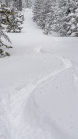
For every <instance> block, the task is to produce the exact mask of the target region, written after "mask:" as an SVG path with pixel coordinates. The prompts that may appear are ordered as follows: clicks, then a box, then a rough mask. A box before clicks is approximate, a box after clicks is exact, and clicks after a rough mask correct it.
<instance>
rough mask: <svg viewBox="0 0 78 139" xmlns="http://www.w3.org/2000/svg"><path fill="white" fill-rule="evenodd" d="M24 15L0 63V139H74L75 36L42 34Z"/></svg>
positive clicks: (77, 101)
mask: <svg viewBox="0 0 78 139" xmlns="http://www.w3.org/2000/svg"><path fill="white" fill-rule="evenodd" d="M24 14H25V22H24V25H23V27H24V28H23V30H22V33H20V34H18V33H17V34H11V33H9V34H8V35H9V37H10V39H11V40H12V45H13V49H10V50H9V52H10V54H11V56H10V57H9V58H8V57H5V58H3V59H0V139H78V54H77V53H78V46H77V45H78V38H60V37H57V34H56V33H54V32H53V34H52V35H48V36H47V35H44V34H43V32H42V30H41V29H40V28H39V27H38V26H37V25H36V24H35V23H34V22H33V20H32V11H31V10H29V9H26V10H25V12H24Z"/></svg>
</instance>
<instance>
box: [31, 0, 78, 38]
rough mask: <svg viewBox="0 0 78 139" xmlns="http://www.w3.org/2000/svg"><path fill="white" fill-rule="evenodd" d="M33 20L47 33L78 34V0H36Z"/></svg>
mask: <svg viewBox="0 0 78 139" xmlns="http://www.w3.org/2000/svg"><path fill="white" fill-rule="evenodd" d="M33 20H34V21H35V22H36V23H37V25H38V26H40V27H41V28H42V29H43V30H44V33H45V34H48V33H51V31H55V32H58V33H59V35H60V36H78V0H35V3H34V8H33Z"/></svg>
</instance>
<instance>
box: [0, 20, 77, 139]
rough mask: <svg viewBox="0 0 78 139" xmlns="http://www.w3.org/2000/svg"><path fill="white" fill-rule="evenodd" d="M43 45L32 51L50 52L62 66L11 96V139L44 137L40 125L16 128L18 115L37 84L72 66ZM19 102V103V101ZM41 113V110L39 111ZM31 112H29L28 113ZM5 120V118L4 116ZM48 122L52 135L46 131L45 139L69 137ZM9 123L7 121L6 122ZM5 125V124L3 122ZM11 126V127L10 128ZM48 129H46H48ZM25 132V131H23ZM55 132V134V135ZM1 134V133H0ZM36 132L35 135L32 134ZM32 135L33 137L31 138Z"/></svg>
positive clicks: (8, 138) (65, 59)
mask: <svg viewBox="0 0 78 139" xmlns="http://www.w3.org/2000/svg"><path fill="white" fill-rule="evenodd" d="M28 24H29V21H26V31H28V33H30V34H32V30H30V31H29V30H28V28H29V26H28ZM42 47H43V45H40V46H38V47H36V48H34V50H33V52H35V53H41V54H43V55H44V54H50V55H52V56H54V57H55V58H58V59H60V60H61V61H62V63H63V64H62V66H61V68H59V69H57V70H56V71H53V72H52V73H50V74H48V75H47V76H45V77H44V78H41V79H40V80H37V81H36V82H33V83H30V84H29V85H28V86H25V87H23V88H21V89H19V90H18V91H17V93H16V95H15V96H13V97H14V98H13V100H12V103H11V107H12V112H11V113H10V114H9V119H10V128H11V129H9V128H8V130H9V131H10V130H12V131H11V134H12V136H13V137H12V139H18V138H19V139H45V137H44V134H43V132H42V131H43V129H42V127H39V129H35V127H33V128H32V129H31V125H29V123H27V125H25V127H23V126H22V127H21V128H22V129H21V128H20V129H18V126H19V123H20V117H21V116H22V113H23V111H24V108H25V107H26V105H27V103H28V100H30V101H31V95H32V92H33V91H34V90H35V89H36V88H37V86H38V85H40V84H41V83H42V82H44V81H46V80H47V79H49V78H50V77H52V76H56V75H58V74H60V73H61V72H63V71H64V70H66V69H69V68H72V67H73V63H72V61H71V60H70V59H69V58H65V57H62V56H60V55H55V54H52V53H49V52H46V51H44V50H43V49H42ZM77 81H78V78H77V76H76V75H74V82H77ZM19 102H20V103H19ZM34 103H35V102H33V104H32V103H31V105H34ZM35 106H36V104H35V105H34V107H35ZM30 110H31V109H30ZM38 112H40V109H39V108H38ZM40 113H41V112H40ZM30 114H31V113H30ZM43 115H44V114H43ZM43 118H44V117H43ZM47 118H49V117H48V116H47ZM4 119H5V120H6V118H4ZM8 121H9V120H8V118H7V122H6V124H7V123H8ZM50 124H51V123H50V122H48V123H47V125H48V126H50V127H49V129H50V130H51V128H52V130H53V137H52V138H51V136H50V137H49V135H48V133H46V136H47V139H69V138H66V137H64V136H63V133H62V132H61V131H59V130H58V129H57V127H56V126H54V127H53V124H51V125H50ZM8 125H9V123H8ZM4 126H5V124H4ZM12 128H13V129H12ZM49 129H48V130H49ZM2 132H7V128H6V127H5V130H4V131H3V129H2ZM25 132H27V133H25ZM50 132H51V131H50ZM56 133H57V135H56ZM0 134H1V133H0ZM22 134H31V136H30V135H28V138H26V136H24V135H23V136H22ZM34 134H36V135H34ZM32 136H33V138H32ZM0 139H11V135H9V133H8V135H6V136H0Z"/></svg>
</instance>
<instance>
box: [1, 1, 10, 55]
mask: <svg viewBox="0 0 78 139" xmlns="http://www.w3.org/2000/svg"><path fill="white" fill-rule="evenodd" d="M5 12H6V9H5ZM3 15H4V10H3V8H2V0H0V57H5V56H10V54H9V53H8V52H6V49H7V48H12V47H11V46H7V45H5V44H4V43H3V41H2V37H4V38H5V39H6V40H7V41H8V42H10V43H11V41H10V39H9V37H8V36H7V35H6V34H5V33H4V31H3V29H4V28H3V26H2V25H3V24H4V23H3V21H2V17H3ZM5 15H6V14H5ZM7 18H8V17H7ZM5 24H6V22H5Z"/></svg>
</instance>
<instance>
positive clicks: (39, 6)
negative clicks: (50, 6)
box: [33, 0, 44, 26]
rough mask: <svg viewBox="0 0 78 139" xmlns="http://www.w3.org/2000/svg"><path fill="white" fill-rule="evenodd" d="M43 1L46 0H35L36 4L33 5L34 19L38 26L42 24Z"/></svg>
mask: <svg viewBox="0 0 78 139" xmlns="http://www.w3.org/2000/svg"><path fill="white" fill-rule="evenodd" d="M43 1H44V0H35V2H34V6H33V20H34V21H35V22H36V23H37V25H38V26H42V23H41V20H42V19H41V13H42V10H43ZM43 22H44V21H43Z"/></svg>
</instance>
